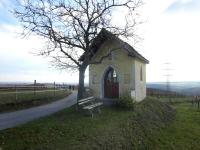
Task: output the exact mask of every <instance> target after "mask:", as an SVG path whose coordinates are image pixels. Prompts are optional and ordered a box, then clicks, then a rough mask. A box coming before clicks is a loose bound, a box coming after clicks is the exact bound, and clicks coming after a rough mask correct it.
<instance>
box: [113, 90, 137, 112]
mask: <svg viewBox="0 0 200 150" xmlns="http://www.w3.org/2000/svg"><path fill="white" fill-rule="evenodd" d="M134 104H135V100H134V99H133V98H132V97H131V96H130V95H129V94H128V93H126V94H124V95H122V96H120V98H119V100H118V102H117V105H118V106H119V107H121V108H125V109H129V110H133V109H134Z"/></svg>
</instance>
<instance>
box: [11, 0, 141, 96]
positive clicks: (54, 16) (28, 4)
mask: <svg viewBox="0 0 200 150" xmlns="http://www.w3.org/2000/svg"><path fill="white" fill-rule="evenodd" d="M141 4H142V1H141V0H22V1H21V2H20V6H17V7H16V9H15V10H14V14H15V16H16V18H18V19H19V21H20V22H21V23H22V25H23V28H24V30H23V31H24V32H23V35H25V36H28V35H30V34H32V33H35V34H37V35H39V36H41V37H44V38H45V39H47V41H48V42H47V45H46V46H47V47H46V48H45V49H43V50H41V51H40V52H39V54H40V55H45V56H50V57H52V58H53V63H54V65H55V66H56V67H58V68H61V69H66V68H68V69H72V70H78V71H79V86H78V99H81V98H82V97H83V92H84V74H85V70H86V68H87V66H88V65H89V64H91V63H92V62H91V56H92V54H93V50H92V49H91V48H90V46H91V43H92V41H93V39H94V38H95V37H96V36H97V35H98V33H99V32H100V31H101V29H103V28H105V29H106V30H108V31H110V32H112V33H113V34H115V35H116V36H123V37H126V38H128V37H133V38H134V37H135V32H134V31H135V25H136V24H137V22H136V18H135V14H136V13H135V12H136V11H135V9H136V8H138V7H139V6H141ZM118 10H121V11H124V12H122V13H121V15H120V17H122V18H121V21H122V22H124V23H123V24H122V23H118V24H113V18H114V17H119V16H114V14H115V13H116V12H117V11H118ZM83 54H84V60H83V61H80V60H79V58H80V56H82V55H83Z"/></svg>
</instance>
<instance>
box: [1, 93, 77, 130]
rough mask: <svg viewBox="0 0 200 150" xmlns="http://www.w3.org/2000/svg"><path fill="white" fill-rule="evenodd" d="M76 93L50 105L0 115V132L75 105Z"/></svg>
mask: <svg viewBox="0 0 200 150" xmlns="http://www.w3.org/2000/svg"><path fill="white" fill-rule="evenodd" d="M76 98H77V92H76V91H74V92H73V93H72V94H71V95H69V96H68V97H66V98H64V99H62V100H59V101H56V102H52V103H50V104H46V105H42V106H38V107H33V108H29V109H24V110H19V111H15V112H9V113H3V114H0V130H3V129H7V128H12V127H15V126H17V125H20V124H24V123H26V122H28V121H32V120H34V119H37V118H40V117H43V116H47V115H50V114H52V113H55V112H57V111H59V110H62V109H64V108H67V107H70V106H72V105H73V104H75V103H76Z"/></svg>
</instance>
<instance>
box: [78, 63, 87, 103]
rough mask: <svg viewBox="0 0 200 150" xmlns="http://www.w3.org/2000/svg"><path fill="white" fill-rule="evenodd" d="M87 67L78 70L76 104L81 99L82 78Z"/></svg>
mask: <svg viewBox="0 0 200 150" xmlns="http://www.w3.org/2000/svg"><path fill="white" fill-rule="evenodd" d="M86 68H87V66H86V65H83V66H81V67H80V68H79V86H78V96H77V102H78V100H80V99H82V98H83V93H84V90H85V89H84V77H85V70H86Z"/></svg>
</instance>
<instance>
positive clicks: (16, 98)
mask: <svg viewBox="0 0 200 150" xmlns="http://www.w3.org/2000/svg"><path fill="white" fill-rule="evenodd" d="M17 99H18V97H17V86H16V85H15V100H16V101H17Z"/></svg>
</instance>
